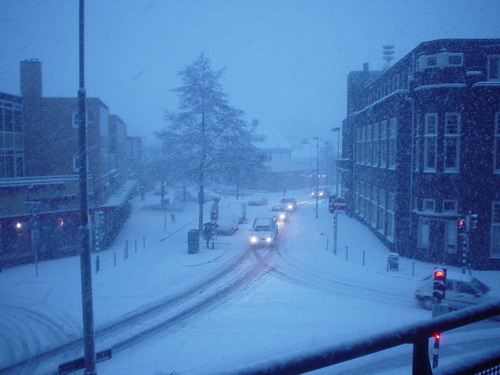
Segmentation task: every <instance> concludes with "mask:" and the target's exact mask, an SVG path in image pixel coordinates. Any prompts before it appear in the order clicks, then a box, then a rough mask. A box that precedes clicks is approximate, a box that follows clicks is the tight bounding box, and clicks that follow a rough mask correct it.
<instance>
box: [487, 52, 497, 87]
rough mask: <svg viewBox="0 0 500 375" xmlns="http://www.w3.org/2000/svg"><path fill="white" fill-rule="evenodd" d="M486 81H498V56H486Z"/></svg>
mask: <svg viewBox="0 0 500 375" xmlns="http://www.w3.org/2000/svg"><path fill="white" fill-rule="evenodd" d="M488 80H489V81H500V55H495V56H488Z"/></svg>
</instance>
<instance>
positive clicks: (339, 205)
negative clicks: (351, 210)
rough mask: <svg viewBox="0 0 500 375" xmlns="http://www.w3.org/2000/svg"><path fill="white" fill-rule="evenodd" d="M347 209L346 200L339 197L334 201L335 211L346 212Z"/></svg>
mask: <svg viewBox="0 0 500 375" xmlns="http://www.w3.org/2000/svg"><path fill="white" fill-rule="evenodd" d="M346 207H347V201H346V200H345V198H342V197H338V198H335V199H334V201H333V209H334V210H338V211H345V209H346Z"/></svg>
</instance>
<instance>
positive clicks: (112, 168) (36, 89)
mask: <svg viewBox="0 0 500 375" xmlns="http://www.w3.org/2000/svg"><path fill="white" fill-rule="evenodd" d="M20 73H21V74H20V88H21V96H16V95H9V94H5V93H0V235H1V240H0V268H1V264H2V263H3V264H15V263H16V262H17V263H18V262H25V261H31V260H32V259H33V251H34V248H33V244H32V243H31V240H32V236H31V231H32V225H33V224H32V223H33V222H32V220H33V218H34V217H35V216H37V217H39V223H40V224H39V227H40V235H39V236H40V239H41V240H40V248H39V251H40V256H41V257H42V258H53V257H59V256H64V255H67V254H73V253H75V251H77V245H78V241H77V239H78V236H77V234H78V226H79V214H78V208H79V200H78V191H79V174H78V172H79V160H78V145H79V136H78V99H77V98H76V97H72V98H46V97H43V90H42V66H41V62H40V61H38V60H25V61H21V63H20ZM86 120H87V159H88V192H89V205H90V212H91V219H92V220H94V218H95V217H96V215H97V216H99V217H100V218H102V220H101V223H100V230H101V241H100V244H101V245H103V246H106V245H108V244H109V243H110V242H111V241H112V239H113V237H114V236H115V235H116V234H117V232H118V230H119V228H120V226H121V225H122V224H123V222H124V220H125V219H126V217H127V215H128V209H129V207H128V204H127V201H128V199H129V197H130V195H131V194H132V193H133V191H134V188H135V184H136V183H135V181H127V178H128V170H127V166H128V165H129V164H128V161H129V160H128V159H127V157H128V155H127V138H128V137H127V128H126V124H125V123H124V122H123V121H122V120H121V119H120V118H119V117H118V116H116V115H110V114H109V109H108V107H107V106H106V105H105V104H104V103H103V102H102V101H101V100H100V99H98V98H87V119H86Z"/></svg>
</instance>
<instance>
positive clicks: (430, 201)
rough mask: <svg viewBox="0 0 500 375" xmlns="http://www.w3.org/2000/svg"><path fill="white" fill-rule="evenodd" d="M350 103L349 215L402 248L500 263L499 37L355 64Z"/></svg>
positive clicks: (434, 45)
mask: <svg viewBox="0 0 500 375" xmlns="http://www.w3.org/2000/svg"><path fill="white" fill-rule="evenodd" d="M347 108H348V113H347V118H346V119H345V120H344V122H343V147H342V149H343V160H341V161H339V163H338V167H339V169H340V171H341V172H342V174H343V179H342V181H343V186H342V191H343V195H344V196H346V197H347V198H348V200H349V214H350V215H352V216H354V217H356V218H358V219H359V220H361V221H362V222H364V223H365V224H366V225H367V226H368V227H370V228H371V229H372V231H373V232H374V233H375V234H376V235H377V236H378V237H379V238H380V239H381V240H382V241H384V242H385V243H386V244H387V245H388V246H389V247H390V248H391V250H393V251H396V252H398V253H400V254H402V255H404V256H409V257H415V258H418V259H423V260H427V261H433V262H436V263H442V262H444V263H446V264H452V265H457V266H461V265H462V266H465V265H466V264H467V263H471V264H472V266H473V267H474V268H488V269H494V268H495V269H498V268H500V189H499V187H500V39H487V40H486V39H443V40H435V41H430V42H425V43H421V44H420V45H418V46H417V47H416V48H415V49H414V50H413V51H411V52H410V53H409V54H408V55H406V56H405V57H403V58H402V59H401V60H399V61H398V62H396V63H395V64H394V65H393V66H391V67H390V68H389V69H387V70H385V71H382V72H370V71H369V70H368V66H365V69H364V70H363V71H359V72H351V73H350V74H349V76H348V103H347ZM468 213H473V214H477V215H478V217H479V220H478V226H477V229H475V230H473V231H471V232H470V236H469V238H470V246H469V249H470V250H469V251H467V248H464V247H463V245H462V241H460V240H459V239H460V237H459V236H458V233H457V220H458V219H459V218H461V217H464V216H465V215H467V214H468ZM464 250H465V251H464Z"/></svg>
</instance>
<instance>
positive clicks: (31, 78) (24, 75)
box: [20, 59, 42, 99]
mask: <svg viewBox="0 0 500 375" xmlns="http://www.w3.org/2000/svg"><path fill="white" fill-rule="evenodd" d="M20 67H21V95H22V96H23V97H25V98H27V99H29V98H31V99H38V98H41V97H42V63H41V62H40V61H38V60H36V59H30V60H24V61H21V64H20Z"/></svg>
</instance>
